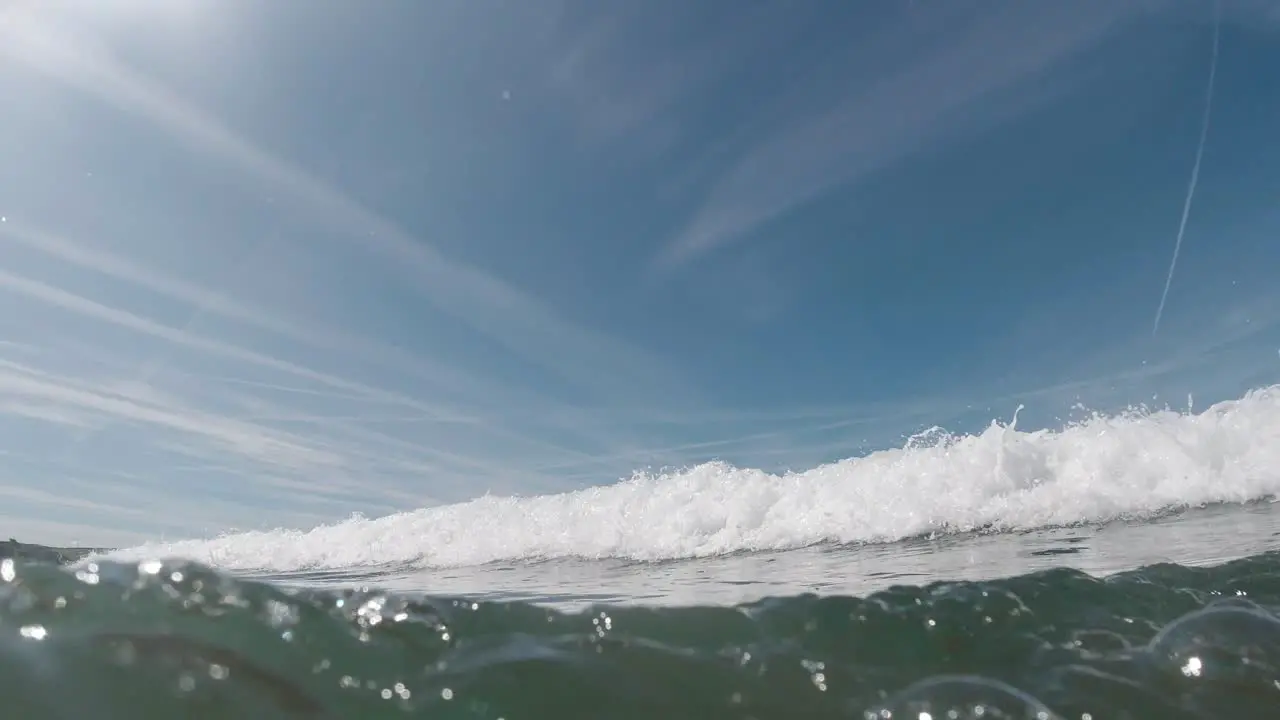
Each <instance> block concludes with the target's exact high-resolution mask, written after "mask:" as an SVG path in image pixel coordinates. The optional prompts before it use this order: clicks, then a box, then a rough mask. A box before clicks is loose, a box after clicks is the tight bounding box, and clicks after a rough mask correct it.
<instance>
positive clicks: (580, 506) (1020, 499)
mask: <svg viewBox="0 0 1280 720" xmlns="http://www.w3.org/2000/svg"><path fill="white" fill-rule="evenodd" d="M1278 494H1280V385H1272V386H1269V387H1264V388H1259V389H1256V390H1253V391H1250V392H1249V393H1248V394H1246V395H1245V396H1244V397H1242V398H1240V399H1238V400H1231V401H1227V402H1222V403H1218V404H1216V405H1214V406H1212V407H1210V408H1208V409H1206V410H1204V411H1202V412H1199V413H1194V412H1190V411H1188V412H1176V411H1172V410H1164V411H1155V412H1151V411H1145V410H1134V411H1128V412H1125V413H1120V414H1116V415H1100V414H1099V415H1094V416H1092V417H1090V418H1088V419H1086V420H1083V421H1080V422H1077V423H1073V424H1071V425H1068V426H1066V427H1064V428H1061V429H1055V430H1040V431H1035V432H1024V431H1020V430H1018V429H1017V417H1016V415H1015V417H1014V419H1013V421H1011V422H1009V423H1000V422H995V421H993V422H992V423H991V425H990V426H989V427H987V429H986V430H984V431H983V432H981V433H976V434H969V435H954V434H950V433H947V432H945V431H942V430H939V429H934V430H932V431H929V432H926V433H923V434H921V435H918V436H915V437H913V438H911V439H910V440H909V441H908V442H906V443H905V444H904V445H903V447H901V448H896V449H891V450H884V451H880V452H875V453H872V454H869V455H866V456H864V457H858V458H851V459H847V460H842V461H839V462H834V463H830V464H827V465H822V466H819V467H816V468H813V469H811V470H807V471H804V472H795V473H787V474H782V475H776V474H771V473H767V472H764V471H762V470H756V469H750V468H738V467H734V466H732V465H730V464H727V463H724V462H710V463H706V464H702V465H697V466H695V467H691V468H687V469H684V470H680V471H677V472H669V473H661V474H647V473H638V474H636V475H635V476H633V477H631V478H630V479H627V480H624V481H621V482H618V483H616V484H613V485H608V486H602V487H592V488H588V489H584V490H579V491H575V492H568V493H561V494H555V495H542V496H535V497H497V496H485V497H482V498H478V499H475V500H472V501H469V502H464V503H458V504H454V505H446V506H439V507H432V508H425V509H420V510H414V511H410V512H404V513H398V514H395V515H389V516H386V517H381V518H377V519H364V518H359V517H353V518H352V519H349V520H346V521H343V522H338V523H335V524H331V525H323V526H320V527H316V528H314V529H311V530H305V531H302V530H284V529H281V530H272V531H263V532H246V533H238V534H232V535H224V536H222V537H218V538H214V539H208V540H188V541H181V542H174V543H165V544H159V543H156V544H148V545H143V546H139V547H135V548H129V549H125V550H120V551H115V552H112V553H110V555H109V557H112V558H114V559H121V560H136V559H143V558H150V557H172V558H185V559H190V560H195V561H197V562H201V563H206V564H209V565H213V566H216V567H221V568H224V569H230V570H253V571H267V572H289V571H297V570H322V569H341V568H354V567H368V566H377V565H386V564H410V565H413V566H416V567H456V566H468V565H479V564H485V563H491V562H497V561H520V560H532V559H548V558H565V557H579V558H590V559H605V558H618V559H627V560H639V561H654V560H674V559H683V558H698V557H708V556H715V555H722V554H728V553H734V552H747V551H773V550H787V549H794V548H799V547H805V546H810V545H816V544H822V543H840V544H850V543H887V542H894V541H898V540H901V539H904V538H908V537H915V536H920V535H927V534H942V533H961V532H969V531H973V530H978V529H990V530H995V531H1011V530H1028V529H1035V528H1040V527H1046V526H1055V525H1071V524H1078V523H1097V522H1105V521H1108V520H1114V519H1117V518H1122V517H1147V516H1151V515H1154V514H1159V513H1164V512H1167V511H1169V510H1170V509H1174V508H1179V507H1187V506H1199V505H1206V504H1214V503H1244V502H1250V501H1255V500H1259V499H1265V498H1274V497H1275V496H1277V495H1278Z"/></svg>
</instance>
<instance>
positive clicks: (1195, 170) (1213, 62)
mask: <svg viewBox="0 0 1280 720" xmlns="http://www.w3.org/2000/svg"><path fill="white" fill-rule="evenodd" d="M1221 12H1222V7H1221V5H1220V3H1218V2H1215V3H1214V4H1213V55H1212V56H1211V57H1210V59H1209V89H1208V91H1207V92H1206V95H1205V101H1204V119H1203V120H1202V121H1201V125H1200V145H1199V146H1197V147H1196V162H1195V164H1194V165H1192V166H1191V183H1190V185H1188V186H1187V198H1186V200H1185V201H1183V203H1182V221H1181V222H1179V223H1178V239H1177V240H1175V241H1174V243H1173V259H1172V260H1170V261H1169V276H1168V277H1166V278H1165V279H1164V292H1162V293H1160V305H1159V307H1157V308H1156V321H1155V324H1154V325H1152V327H1151V334H1152V335H1155V334H1156V333H1157V332H1159V331H1160V316H1161V315H1163V314H1164V303H1165V300H1168V299H1169V285H1171V284H1172V283H1173V271H1174V268H1176V267H1177V266H1178V252H1179V251H1180V250H1182V236H1183V234H1184V233H1186V231H1187V216H1188V215H1190V214H1191V199H1192V198H1193V197H1195V194H1196V182H1198V181H1199V180H1200V159H1201V158H1202V157H1204V142H1205V139H1206V138H1208V137H1209V115H1210V113H1211V112H1212V110H1213V82H1214V80H1215V79H1216V78H1217V75H1218V41H1219V36H1220V35H1221V34H1222V19H1221Z"/></svg>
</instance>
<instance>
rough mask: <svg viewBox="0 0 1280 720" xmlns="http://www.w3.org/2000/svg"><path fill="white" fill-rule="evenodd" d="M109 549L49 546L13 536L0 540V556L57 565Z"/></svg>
mask: <svg viewBox="0 0 1280 720" xmlns="http://www.w3.org/2000/svg"><path fill="white" fill-rule="evenodd" d="M109 551H110V548H92V547H49V546H48V545H36V544H34V543H23V542H18V541H17V540H14V539H13V538H9V539H8V540H5V541H0V558H13V559H15V560H35V561H38V562H52V563H57V564H59V565H70V564H71V563H74V562H78V561H80V560H82V559H84V558H85V557H87V556H89V555H92V554H94V553H101V552H109Z"/></svg>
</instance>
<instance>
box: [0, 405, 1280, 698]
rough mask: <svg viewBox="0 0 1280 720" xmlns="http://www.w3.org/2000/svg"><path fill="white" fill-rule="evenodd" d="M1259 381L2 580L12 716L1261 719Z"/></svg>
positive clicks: (1263, 604)
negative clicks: (1213, 392)
mask: <svg viewBox="0 0 1280 720" xmlns="http://www.w3.org/2000/svg"><path fill="white" fill-rule="evenodd" d="M1277 496H1280V386H1273V387H1267V388H1261V389H1258V390H1255V391H1253V392H1251V393H1249V394H1248V395H1246V396H1245V397H1243V398H1240V399H1239V400H1236V401H1232V402H1227V403H1221V404H1218V405H1215V406H1213V407H1210V408H1207V409H1205V410H1202V411H1198V412H1190V411H1187V412H1175V411H1163V412H1145V411H1144V412H1136V411H1135V412H1132V413H1126V414H1122V415H1117V416H1095V417H1092V418H1090V419H1088V420H1086V421H1083V422H1080V423H1076V424H1073V425H1071V426H1068V427H1066V428H1062V429H1058V430H1054V431H1041V432H1023V431H1020V430H1018V429H1017V428H1016V426H1015V425H1012V424H1009V425H1005V424H1000V423H993V424H992V425H991V427H989V428H988V429H987V430H986V431H985V432H982V433H979V434H975V435H961V436H952V435H948V434H946V433H944V432H941V431H933V432H929V433H925V434H922V435H921V436H918V437H916V438H913V439H911V441H909V442H908V443H906V444H905V445H904V446H903V447H902V448H898V449H894V450H889V451H885V452H880V453H875V454H872V455H869V456H866V457H862V458H856V459H850V460H846V461H842V462H839V463H834V464H831V465H826V466H822V467H819V468H815V469H813V470H809V471H807V472H803V473H794V474H789V475H782V476H778V475H771V474H768V473H765V472H761V471H756V470H751V469H742V468H735V467H731V466H729V465H726V464H721V463H712V464H707V465H701V466H697V467H693V468H688V469H685V470H681V471H678V472H671V473H666V474H655V475H637V476H636V477H633V478H631V479H628V480H626V481H623V482H620V483H617V484H614V485H610V486H604V487H600V488H594V489H590V490H585V491H581V492H575V493H567V494H562V495H553V496H541V497H528V498H497V497H486V498H481V499H478V500H475V501H472V502H469V503H463V504H459V505H452V506H446V507H436V508H428V509H423V510H417V511H414V512H409V513H403V514H399V515H394V516H390V517H385V518H378V519H361V518H353V519H351V520H348V521H346V522H342V523H338V524H335V525H332V526H326V527H321V528H316V529H313V530H310V531H283V530H281V531H273V532H258V533H244V534H237V535H230V536H225V537H220V538H214V539H209V540H199V541H184V542H177V543H169V544H154V545H148V546H143V547H137V548H128V549H122V550H117V551H110V552H105V553H99V554H96V555H92V556H90V557H87V558H85V559H81V560H79V561H76V562H74V563H73V564H70V565H58V564H56V563H53V562H40V561H29V560H23V559H12V558H10V559H4V560H0V707H2V708H3V709H4V711H3V713H0V715H2V716H3V717H15V718H77V719H79V718H175V717H183V718H224V717H226V718H231V717H236V718H243V717H252V718H277V717H279V718H382V717H386V718H400V717H405V718H411V717H413V718H487V719H490V720H493V719H496V718H503V719H504V720H518V719H525V718H527V719H531V720H532V719H542V718H656V717H670V718H709V719H710V718H741V719H744V720H745V719H746V718H756V719H758V720H765V719H766V718H815V719H816V718H866V719H870V718H878V719H880V720H893V719H895V718H911V719H912V720H937V719H940V718H950V719H955V720H959V719H961V718H1019V719H1022V718H1028V719H1029V718H1036V719H1038V720H1039V719H1048V718H1079V719H1080V720H1101V719H1103V718H1215V719H1216V718H1275V717H1280V616H1278V615H1277V612H1280V534H1278V533H1280V506H1277V504H1276V503H1275V499H1276V498H1277Z"/></svg>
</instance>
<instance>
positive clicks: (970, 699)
mask: <svg viewBox="0 0 1280 720" xmlns="http://www.w3.org/2000/svg"><path fill="white" fill-rule="evenodd" d="M862 715H863V717H864V718H865V719H866V720H898V719H899V718H909V719H910V720H942V719H943V718H945V719H946V720H1061V717H1060V716H1058V715H1057V714H1055V713H1054V712H1053V711H1052V710H1050V709H1049V708H1048V707H1046V706H1045V705H1044V703H1042V702H1040V701H1039V700H1037V699H1036V698H1034V697H1032V696H1031V695H1028V694H1027V693H1025V692H1023V691H1021V690H1019V689H1018V688H1015V687H1013V686H1012V685H1009V684H1007V683H1003V682H1001V681H999V680H994V679H992V678H986V677H981V676H978V675H936V676H934V677H931V678H927V679H925V680H921V681H920V682H917V683H915V684H913V685H910V686H908V687H907V688H906V689H904V690H902V691H900V692H899V693H897V694H896V695H894V696H892V697H890V698H889V699H888V700H886V701H885V702H884V703H883V704H881V705H879V706H877V707H875V708H872V709H868V710H866V711H864V712H863V714H862Z"/></svg>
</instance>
